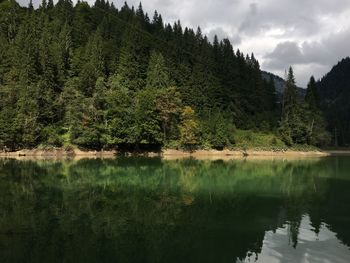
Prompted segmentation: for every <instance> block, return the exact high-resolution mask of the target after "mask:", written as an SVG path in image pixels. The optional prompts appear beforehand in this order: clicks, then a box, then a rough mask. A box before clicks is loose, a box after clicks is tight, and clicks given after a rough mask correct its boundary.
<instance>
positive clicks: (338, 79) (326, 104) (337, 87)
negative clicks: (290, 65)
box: [317, 57, 350, 146]
mask: <svg viewBox="0 0 350 263" xmlns="http://www.w3.org/2000/svg"><path fill="white" fill-rule="evenodd" d="M317 87H318V90H319V94H320V99H321V107H322V109H323V110H324V112H325V114H326V116H327V119H328V123H329V125H330V129H331V130H332V132H333V134H337V141H338V143H339V145H343V146H346V145H347V146H348V145H350V58H349V57H347V58H345V59H343V60H342V61H340V62H339V63H338V64H337V65H336V66H334V67H333V68H332V70H331V71H330V72H329V73H328V74H327V75H325V76H324V77H323V78H322V79H321V80H320V81H319V82H318V83H317ZM334 137H335V136H334Z"/></svg>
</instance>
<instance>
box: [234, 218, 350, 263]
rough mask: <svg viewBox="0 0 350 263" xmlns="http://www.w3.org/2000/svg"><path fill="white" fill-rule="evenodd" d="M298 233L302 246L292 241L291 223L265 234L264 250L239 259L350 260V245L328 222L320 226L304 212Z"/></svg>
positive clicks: (256, 260)
mask: <svg viewBox="0 0 350 263" xmlns="http://www.w3.org/2000/svg"><path fill="white" fill-rule="evenodd" d="M298 231H299V235H298V245H297V246H295V247H294V246H293V245H292V244H291V242H290V239H291V237H290V234H291V233H290V225H289V224H288V223H286V224H285V225H283V227H281V228H278V229H277V230H275V231H267V232H266V233H265V237H264V241H263V245H262V249H261V252H260V253H252V252H250V251H249V252H248V253H247V257H246V258H245V259H244V260H243V261H241V260H237V262H270V263H274V262H276V263H277V262H293V263H294V262H332V263H333V262H339V263H340V262H344V263H347V262H350V250H349V247H348V246H346V245H344V244H343V243H342V242H341V241H339V240H338V238H337V234H336V233H335V232H332V231H331V230H330V229H329V228H328V226H327V225H326V224H324V223H322V224H321V226H320V228H319V229H318V230H317V231H316V229H315V228H314V227H313V226H312V223H311V221H310V217H309V215H304V216H303V218H302V220H301V223H300V227H299V230H298Z"/></svg>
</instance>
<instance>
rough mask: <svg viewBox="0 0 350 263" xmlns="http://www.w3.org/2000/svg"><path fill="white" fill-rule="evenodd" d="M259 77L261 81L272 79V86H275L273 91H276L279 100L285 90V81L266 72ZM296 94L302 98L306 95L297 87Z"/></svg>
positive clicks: (304, 91) (303, 90) (262, 72)
mask: <svg viewBox="0 0 350 263" xmlns="http://www.w3.org/2000/svg"><path fill="white" fill-rule="evenodd" d="M261 75H262V77H263V79H265V80H267V81H269V80H270V78H271V77H272V79H273V81H274V84H275V89H276V93H277V95H278V98H281V97H282V95H283V93H284V89H285V83H286V82H285V80H284V79H283V78H281V77H280V76H277V75H275V74H273V73H271V72H267V71H261ZM298 93H299V95H300V96H301V97H302V98H304V97H305V94H306V90H305V89H303V88H300V87H298Z"/></svg>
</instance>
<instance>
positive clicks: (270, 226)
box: [0, 157, 350, 262]
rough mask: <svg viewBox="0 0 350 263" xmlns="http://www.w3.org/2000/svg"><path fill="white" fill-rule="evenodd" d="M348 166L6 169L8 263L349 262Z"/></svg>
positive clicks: (2, 181)
mask: <svg viewBox="0 0 350 263" xmlns="http://www.w3.org/2000/svg"><path fill="white" fill-rule="evenodd" d="M349 171H350V159H349V158H347V157H341V158H324V159H319V160H318V159H308V160H293V161H283V160H270V161H238V160H235V161H196V160H191V159H189V160H181V161H165V160H160V159H145V158H126V159H125V158H121V159H116V160H79V161H63V162H61V161H56V162H52V161H37V162H33V161H16V160H0V207H1V210H0V258H1V259H2V262H179V261H180V262H236V261H237V262H241V261H242V262H254V261H257V262H350V259H349V245H350V229H349V228H348V226H349V223H350V194H349V191H348V189H350V175H349Z"/></svg>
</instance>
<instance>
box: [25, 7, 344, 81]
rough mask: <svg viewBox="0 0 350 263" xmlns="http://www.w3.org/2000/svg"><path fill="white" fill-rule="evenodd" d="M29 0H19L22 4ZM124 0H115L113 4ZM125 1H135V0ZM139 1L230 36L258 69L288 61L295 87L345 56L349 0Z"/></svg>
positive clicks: (279, 69)
mask: <svg viewBox="0 0 350 263" xmlns="http://www.w3.org/2000/svg"><path fill="white" fill-rule="evenodd" d="M28 1H29V0H19V2H20V3H21V4H24V5H26V4H27V3H28ZM110 1H111V0H110ZM33 2H34V3H35V4H38V3H39V2H41V0H33ZM88 2H89V3H93V2H94V0H88ZM123 2H124V1H122V0H119V1H116V0H114V3H115V5H116V6H118V7H120V6H121V5H122V3H123ZM128 3H129V5H135V6H137V5H138V3H139V0H129V1H128ZM142 4H143V7H144V10H145V11H147V12H148V13H150V16H152V15H153V11H154V10H155V9H157V10H158V11H159V13H161V14H162V16H163V18H164V20H165V21H167V22H173V21H175V20H177V19H180V20H181V22H182V24H183V26H190V27H194V28H196V27H197V26H198V25H200V26H201V28H202V31H203V32H204V33H205V34H207V35H208V36H209V37H210V38H212V37H213V36H214V35H215V34H217V35H218V36H219V37H220V38H224V37H229V38H230V40H231V41H232V43H233V45H234V46H235V49H237V48H239V49H240V50H241V51H243V52H245V53H252V52H254V54H255V56H256V57H257V58H258V59H259V61H260V62H261V67H262V69H263V70H267V71H271V72H273V73H275V74H278V75H280V76H282V77H283V76H284V71H285V69H286V68H288V67H289V66H290V65H292V66H293V67H294V69H295V73H296V78H297V81H298V84H299V85H300V86H304V87H305V86H306V83H307V81H308V79H309V78H310V76H311V75H314V76H315V77H316V78H320V77H322V76H323V75H324V74H325V73H327V72H328V71H329V70H330V69H331V67H332V66H333V65H334V64H336V63H337V61H339V60H341V59H342V58H343V57H346V56H350V45H349V43H350V20H349V17H350V0H317V1H315V0H255V1H254V0H253V1H249V0H143V1H142Z"/></svg>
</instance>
